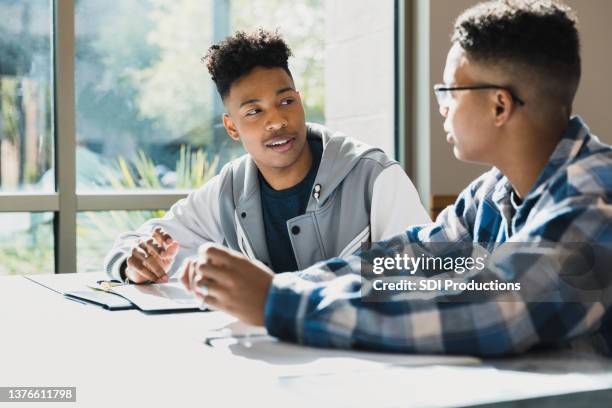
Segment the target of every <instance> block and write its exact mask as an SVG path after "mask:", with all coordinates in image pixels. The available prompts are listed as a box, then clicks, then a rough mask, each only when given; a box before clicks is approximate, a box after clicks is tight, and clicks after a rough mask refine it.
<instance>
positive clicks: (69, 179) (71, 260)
mask: <svg viewBox="0 0 612 408" xmlns="http://www.w3.org/2000/svg"><path fill="white" fill-rule="evenodd" d="M74 3H75V2H74V0H55V1H54V2H53V17H54V18H53V63H54V70H53V75H54V81H53V82H54V95H55V106H54V111H55V121H54V134H55V138H54V140H55V180H56V190H57V192H58V195H59V210H58V212H57V213H56V217H55V229H54V230H55V273H67V272H76V265H77V263H76V177H75V174H76V155H75V150H76V137H75V92H74V90H75V81H74V78H75V60H74V56H75V30H74V15H75V8H74V7H75V4H74Z"/></svg>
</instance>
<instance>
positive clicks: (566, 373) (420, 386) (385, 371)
mask: <svg viewBox="0 0 612 408" xmlns="http://www.w3.org/2000/svg"><path fill="white" fill-rule="evenodd" d="M234 320H235V319H233V318H232V317H230V316H228V315H226V314H224V313H220V312H201V313H181V314H167V315H145V314H143V313H141V312H139V311H137V310H127V311H113V312H111V311H107V310H104V309H102V308H98V307H95V306H86V305H82V304H79V303H76V302H73V301H70V300H67V299H65V298H64V297H63V296H61V295H59V294H58V293H55V292H53V291H51V290H49V289H47V288H44V287H42V286H40V285H37V284H35V283H33V282H31V281H29V280H27V279H25V278H23V277H0V386H76V387H77V403H76V404H74V403H65V404H61V403H53V405H52V406H54V407H58V406H78V407H90V406H92V407H93V406H95V407H98V406H99V407H110V406H147V407H157V406H179V407H190V406H206V407H219V406H231V407H234V406H240V405H245V406H255V407H259V406H264V407H276V406H283V407H301V406H308V407H312V406H322V407H323V406H325V407H326V406H334V407H339V406H347V407H355V406H369V407H383V406H475V405H482V404H485V405H486V406H496V407H497V406H499V407H501V406H555V407H556V408H558V407H562V406H588V407H593V406H602V407H603V406H609V405H610V404H612V364H611V362H609V361H608V360H606V359H600V358H590V357H587V356H584V355H583V356H580V355H575V354H571V355H568V354H555V353H550V354H545V355H538V356H534V355H530V356H526V357H521V358H514V359H507V360H502V361H487V362H485V363H483V364H481V365H478V366H450V365H434V366H422V367H405V366H396V365H391V364H388V365H385V366H383V365H380V366H377V367H375V368H368V369H364V370H356V371H349V372H347V371H344V372H342V371H340V372H337V373H328V374H325V375H321V374H316V373H315V374H308V373H306V374H303V375H278V372H282V367H280V369H281V370H280V371H277V370H276V371H275V370H270V369H262V368H261V367H262V363H261V362H259V361H255V360H256V359H254V358H253V356H245V355H244V354H243V355H240V353H234V354H236V355H228V352H227V350H225V351H223V352H220V351H219V350H218V349H215V348H212V347H209V346H206V345H205V344H203V342H202V339H203V336H204V334H205V333H206V332H207V331H209V330H212V329H216V328H219V327H222V326H224V325H226V324H228V323H230V322H232V321H234ZM325 352H326V351H321V353H322V355H323V354H324V353H325ZM230 354H231V353H230ZM269 366H270V365H269V364H268V365H267V367H269ZM597 390H600V391H597ZM577 393H580V394H577ZM487 404H491V405H487ZM5 405H6V404H2V403H0V408H1V407H2V406H5ZM6 406H8V405H6ZM17 406H18V407H24V406H27V404H26V403H20V404H18V405H17ZM35 406H40V403H36V404H35ZM43 406H44V405H43Z"/></svg>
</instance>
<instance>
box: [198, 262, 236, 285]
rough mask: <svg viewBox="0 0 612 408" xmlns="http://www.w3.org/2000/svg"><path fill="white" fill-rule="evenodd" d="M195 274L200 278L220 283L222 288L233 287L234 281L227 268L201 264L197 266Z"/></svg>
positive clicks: (209, 263)
mask: <svg viewBox="0 0 612 408" xmlns="http://www.w3.org/2000/svg"><path fill="white" fill-rule="evenodd" d="M195 274H196V276H197V278H196V279H198V278H200V279H201V278H206V279H210V280H213V281H215V282H217V283H219V284H220V285H222V286H230V287H231V286H232V285H233V280H232V277H231V275H230V274H229V273H228V270H227V268H225V267H223V266H217V265H214V264H212V263H211V262H203V263H202V262H199V263H198V264H197V265H196V270H195Z"/></svg>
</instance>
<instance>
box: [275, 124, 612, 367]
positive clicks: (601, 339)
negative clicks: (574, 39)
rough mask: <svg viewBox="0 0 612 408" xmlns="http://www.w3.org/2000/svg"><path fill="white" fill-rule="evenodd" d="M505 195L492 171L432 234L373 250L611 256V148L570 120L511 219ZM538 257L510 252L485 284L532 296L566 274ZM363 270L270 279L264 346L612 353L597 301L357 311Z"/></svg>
mask: <svg viewBox="0 0 612 408" xmlns="http://www.w3.org/2000/svg"><path fill="white" fill-rule="evenodd" d="M511 191H512V187H511V185H510V183H509V181H508V180H507V178H506V177H504V176H503V175H502V174H501V173H500V172H499V171H498V170H497V169H495V168H494V169H492V170H491V171H489V172H487V173H485V174H483V175H482V176H481V177H479V178H478V179H476V180H475V181H474V182H472V183H471V184H470V185H469V186H468V187H467V188H466V189H465V190H464V191H463V192H462V193H461V195H460V196H459V198H458V199H457V201H456V202H455V204H454V206H452V207H449V208H447V209H446V210H444V211H443V212H442V213H441V214H440V216H439V217H438V219H437V220H436V222H435V223H433V224H428V225H420V226H414V227H411V228H410V229H408V230H407V231H406V232H405V234H402V235H399V236H396V237H394V238H393V239H391V240H389V241H386V242H385V243H382V246H383V247H384V246H385V245H387V247H388V248H390V251H399V252H400V253H401V252H409V251H411V249H409V248H410V247H414V246H415V243H416V244H423V245H426V244H427V243H436V242H448V243H453V242H465V243H480V244H481V245H482V244H484V245H487V244H491V245H492V244H499V243H504V242H506V243H509V242H517V243H572V242H591V243H600V244H608V243H610V244H612V204H611V202H612V147H610V146H608V145H605V144H603V143H601V142H600V141H599V140H598V139H597V137H595V136H593V135H591V134H590V132H589V129H588V128H587V126H586V125H585V124H584V123H583V121H582V120H581V119H580V118H579V117H573V118H572V119H571V120H570V123H569V127H568V129H567V130H566V132H565V133H564V135H563V137H562V139H561V140H560V142H559V144H558V146H557V147H556V149H555V150H554V152H553V154H552V156H551V158H550V160H549V162H548V164H547V165H546V167H545V168H544V170H543V172H542V174H541V175H540V177H539V178H538V180H537V182H536V184H535V185H534V188H533V189H532V191H531V192H530V193H529V194H528V195H527V196H526V197H525V198H524V200H523V202H522V203H521V205H520V206H519V207H518V208H516V209H515V207H514V206H513V205H512V203H511V200H510V195H511V194H510V193H511ZM546 256H549V258H550V255H546V254H544V255H540V257H541V258H540V259H538V255H537V254H534V253H527V252H524V253H521V252H520V251H518V252H513V253H512V254H510V255H509V259H508V260H507V262H505V264H503V265H502V267H503V269H504V271H503V276H501V275H500V276H496V277H500V278H503V279H505V281H507V282H511V281H513V280H517V279H518V280H520V281H521V282H534V285H535V290H538V286H537V285H538V284H539V283H538V282H541V281H542V279H541V276H542V273H545V272H546V270H545V269H546V268H550V270H549V272H551V271H552V272H553V273H557V272H559V271H558V270H555V268H559V267H561V268H563V267H565V265H571V264H570V263H566V264H564V263H560V262H555V261H556V260H555V259H547V258H545V257H546ZM542 257H544V258H542ZM364 259H368V254H367V253H357V254H355V255H352V256H350V257H348V258H346V259H340V258H334V259H330V260H328V261H324V262H320V263H318V264H316V265H314V266H312V267H310V268H308V269H306V270H304V271H301V272H298V273H296V274H293V273H285V274H280V275H277V276H275V277H274V280H273V284H272V287H271V289H270V292H269V295H268V300H267V304H266V308H265V320H266V327H267V329H268V331H269V332H270V334H272V335H274V336H277V337H279V338H281V339H285V340H290V341H296V342H300V343H304V344H309V345H314V346H321V347H344V348H346V347H356V348H367V349H377V350H386V351H397V352H420V353H456V354H473V355H481V356H495V355H506V354H516V353H521V352H524V351H526V350H528V349H530V348H532V347H535V346H556V347H572V348H578V349H581V350H591V351H596V352H600V353H603V354H607V355H610V353H611V351H612V305H611V304H609V303H608V302H606V301H600V302H562V301H558V302H527V301H523V300H522V299H521V298H520V295H516V296H519V297H518V298H517V299H514V300H513V301H510V302H508V301H506V302H502V301H495V300H493V301H489V302H434V301H425V300H421V301H418V300H394V301H388V302H378V303H375V302H365V301H363V300H362V291H361V290H362V287H361V286H362V280H361V275H360V270H361V266H362V262H363V261H364ZM521 260H522V261H521ZM518 265H522V266H521V267H519V266H518ZM525 265H527V266H525ZM559 265H562V266H559ZM570 267H571V266H570ZM489 272H490V271H489ZM482 273H484V272H482ZM531 289H533V288H531ZM542 289H544V288H542ZM548 289H549V288H548Z"/></svg>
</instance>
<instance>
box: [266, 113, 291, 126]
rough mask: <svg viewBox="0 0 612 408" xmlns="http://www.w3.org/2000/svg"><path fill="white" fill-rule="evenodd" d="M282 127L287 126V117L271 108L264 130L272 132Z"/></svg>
mask: <svg viewBox="0 0 612 408" xmlns="http://www.w3.org/2000/svg"><path fill="white" fill-rule="evenodd" d="M284 127H287V118H285V116H283V115H282V114H280V113H279V112H278V110H276V109H272V110H271V111H270V114H269V116H268V121H267V122H266V130H267V131H270V132H274V131H276V130H279V129H282V128H284Z"/></svg>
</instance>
